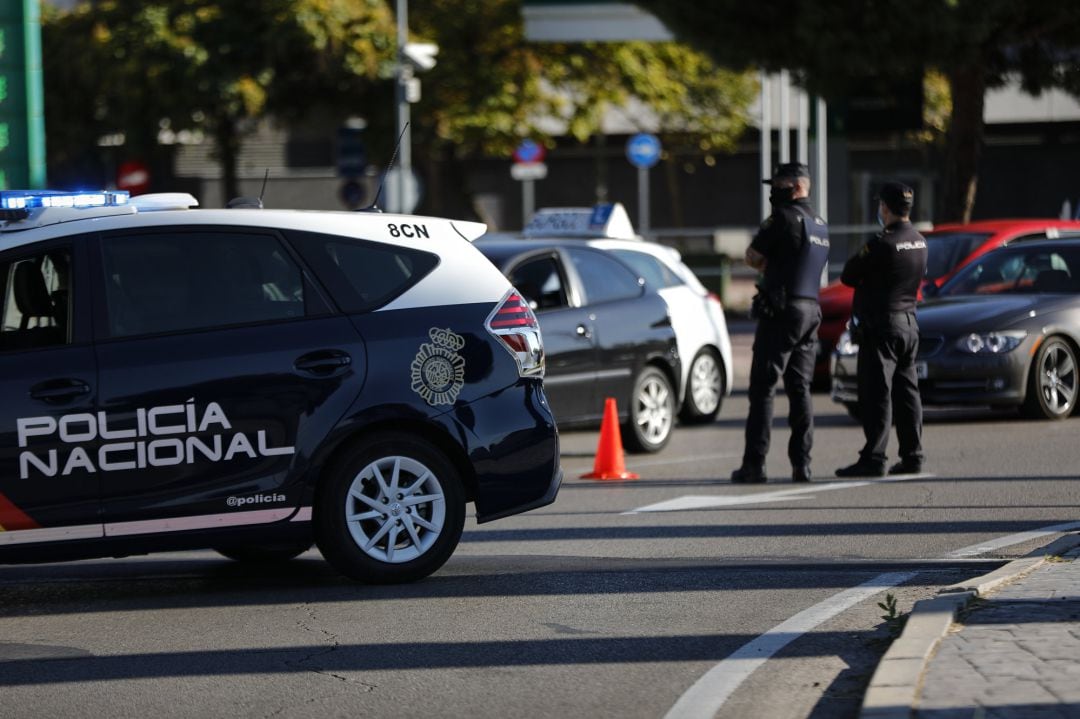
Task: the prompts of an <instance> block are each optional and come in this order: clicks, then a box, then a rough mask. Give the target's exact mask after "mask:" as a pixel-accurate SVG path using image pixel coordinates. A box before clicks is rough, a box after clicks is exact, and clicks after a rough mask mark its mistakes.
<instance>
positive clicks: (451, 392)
mask: <svg viewBox="0 0 1080 719" xmlns="http://www.w3.org/2000/svg"><path fill="white" fill-rule="evenodd" d="M428 336H429V337H431V342H425V343H424V344H422V345H420V351H419V352H417V353H416V357H415V358H414V359H413V361H412V390H413V392H416V393H417V394H418V395H420V397H421V398H422V399H423V400H424V401H425V402H427V403H428V404H430V405H431V406H432V407H437V406H439V405H444V404H453V403H454V402H456V401H457V398H458V394H459V393H460V392H461V388H462V387H463V386H464V384H465V358H464V357H462V356H461V355H459V354H458V351H459V350H460V349H461V348H462V347H464V346H465V338H464V337H462V336H461V335H459V334H456V333H454V332H451V331H450V330H449V329H445V330H442V329H439V328H437V327H432V328H431V329H430V330H429V331H428Z"/></svg>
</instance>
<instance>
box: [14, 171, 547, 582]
mask: <svg viewBox="0 0 1080 719" xmlns="http://www.w3.org/2000/svg"><path fill="white" fill-rule="evenodd" d="M197 204H198V203H197V202H196V201H195V199H194V198H193V197H191V196H190V195H186V194H166V195H144V196H140V197H135V198H129V197H128V196H127V194H126V193H122V192H90V193H60V192H26V191H5V192H2V193H0V396H2V397H3V402H2V403H0V562H27V561H44V560H62V559H73V558H86V557H100V556H123V555H128V554H141V553H147V552H154V551H165V550H178V549H192V548H213V549H217V550H218V551H220V552H221V553H222V554H224V555H226V556H228V557H231V558H234V559H238V560H260V561H268V560H283V559H287V558H291V557H293V556H296V555H298V554H300V553H301V552H303V551H305V550H306V549H308V548H309V547H310V546H311V545H312V543H315V544H317V545H318V547H319V549H320V550H321V551H322V553H323V555H324V556H325V557H326V559H327V560H329V562H330V563H331V564H332V565H333V566H334V567H336V568H337V569H338V570H339V571H341V572H342V573H344V574H346V575H348V576H350V577H353V578H355V579H359V580H362V581H369V582H376V583H384V582H398V581H410V580H415V579H418V578H421V577H424V576H426V575H428V574H430V573H431V572H433V571H435V570H436V569H438V568H439V567H440V566H441V565H442V564H443V563H444V562H445V561H446V560H447V559H448V558H449V556H450V554H451V553H452V552H453V550H454V548H455V546H456V545H457V543H458V541H459V539H460V537H461V532H462V526H463V523H464V517H465V505H466V502H474V503H475V510H476V518H477V521H479V522H487V521H491V520H494V519H498V518H501V517H505V516H507V515H511V514H515V513H518V512H523V511H526V510H529V509H532V508H535V507H540V506H543V505H546V504H548V503H550V502H552V501H554V499H555V496H556V493H557V491H558V487H559V483H560V480H561V476H562V475H561V472H560V470H559V466H558V456H559V452H558V435H557V432H556V427H555V422H554V420H553V418H552V414H551V412H550V410H549V408H548V403H547V400H546V398H545V395H544V389H543V384H542V378H543V373H544V351H543V346H542V343H541V337H540V332H539V328H538V325H537V322H536V318H535V317H534V315H533V313H532V311H531V309H530V308H529V307H528V305H527V304H526V303H525V302H523V301H522V299H521V297H520V296H519V295H518V294H517V292H516V291H515V290H514V289H513V288H512V287H511V285H510V283H509V282H508V281H507V279H506V278H505V277H504V276H503V275H502V274H501V273H500V272H499V271H498V270H497V269H496V268H494V267H493V266H492V265H491V264H490V263H489V262H488V261H487V260H486V259H485V258H484V257H483V256H482V255H481V254H480V253H479V252H478V251H477V250H476V249H475V248H474V247H472V245H471V240H473V239H475V238H477V237H478V236H480V235H481V234H482V233H483V232H484V229H485V228H484V226H483V225H481V224H478V223H472V222H459V221H452V220H446V219H436V218H429V217H414V216H403V215H391V214H381V213H345V212H303V211H285V210H252V209H225V210H197V209H192V208H194V207H195V206H196V205H197Z"/></svg>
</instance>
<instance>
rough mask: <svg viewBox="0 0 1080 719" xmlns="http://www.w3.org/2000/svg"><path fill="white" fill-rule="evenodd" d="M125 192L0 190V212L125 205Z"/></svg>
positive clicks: (128, 194) (126, 195) (128, 195)
mask: <svg viewBox="0 0 1080 719" xmlns="http://www.w3.org/2000/svg"><path fill="white" fill-rule="evenodd" d="M130 196H131V193H129V192H127V191H126V190H92V191H75V192H64V191H60V190H0V210H34V209H37V208H41V207H73V208H81V207H106V206H111V205H126V204H127V202H128V198H129V197H130Z"/></svg>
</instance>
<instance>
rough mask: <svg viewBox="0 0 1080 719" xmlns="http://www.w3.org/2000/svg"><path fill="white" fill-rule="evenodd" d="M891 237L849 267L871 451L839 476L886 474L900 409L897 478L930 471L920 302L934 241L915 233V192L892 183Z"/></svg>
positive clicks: (887, 194) (885, 201)
mask: <svg viewBox="0 0 1080 719" xmlns="http://www.w3.org/2000/svg"><path fill="white" fill-rule="evenodd" d="M878 200H879V201H878V222H879V223H880V224H881V225H882V226H883V228H884V229H883V230H882V231H881V233H879V234H878V235H877V236H876V237H874V238H873V239H872V240H870V241H869V242H867V243H866V245H865V246H863V248H862V249H861V250H859V252H858V254H856V255H855V256H854V257H852V258H851V259H850V260H848V262H847V264H846V265H844V272H843V274H842V275H841V276H840V280H841V281H842V282H843V283H844V284H845V285H848V286H850V287H854V288H855V304H854V307H853V309H854V320H853V324H854V322H855V321H857V323H858V324H857V327H856V335H857V338H858V343H859V368H858V372H857V375H858V381H859V412H860V415H861V418H862V425H863V434H864V435H866V445H865V446H864V447H863V448H862V451H860V452H859V461H858V462H856V463H855V464H852V465H850V466H848V467H842V468H840V469H838V470H836V474H837V476H839V477H880V476H882V475H884V474H885V447H886V445H887V444H888V442H889V425H890V424H891V423H892V415H893V408H894V406H895V413H896V437H897V439H898V440H899V442H900V461H899V462H897V463H896V464H894V465H893V466H892V467H890V468H889V474H909V473H917V472H921V471H922V466H923V451H922V402H921V400H920V399H919V381H918V378H917V377H916V374H915V355H916V353H917V352H918V350H919V325H918V324H917V323H916V321H915V301H916V298H917V296H918V292H919V285H920V283H921V282H922V279H923V276H924V275H925V274H926V256H927V253H926V239H925V238H924V237H923V236H922V235H920V234H919V233H918V231H917V230H916V229H915V228H914V227H912V225H911V220H910V219H909V217H910V215H911V207H912V205H913V204H914V202H915V192H914V191H913V190H912V189H911V188H910V187H908V186H907V185H903V184H901V183H899V182H889V183H887V184H886V185H885V186H884V187H882V188H881V192H880V194H879V195H878Z"/></svg>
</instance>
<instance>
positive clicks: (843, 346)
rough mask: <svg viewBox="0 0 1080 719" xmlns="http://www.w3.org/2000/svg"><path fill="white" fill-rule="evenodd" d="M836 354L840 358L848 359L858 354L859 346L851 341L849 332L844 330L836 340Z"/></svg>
mask: <svg viewBox="0 0 1080 719" xmlns="http://www.w3.org/2000/svg"><path fill="white" fill-rule="evenodd" d="M836 354H838V355H840V356H841V357H850V356H852V355H857V354H859V345H857V344H855V343H854V342H852V341H851V332H850V331H849V330H844V331H843V332H842V333H841V334H840V339H838V340H836Z"/></svg>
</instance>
